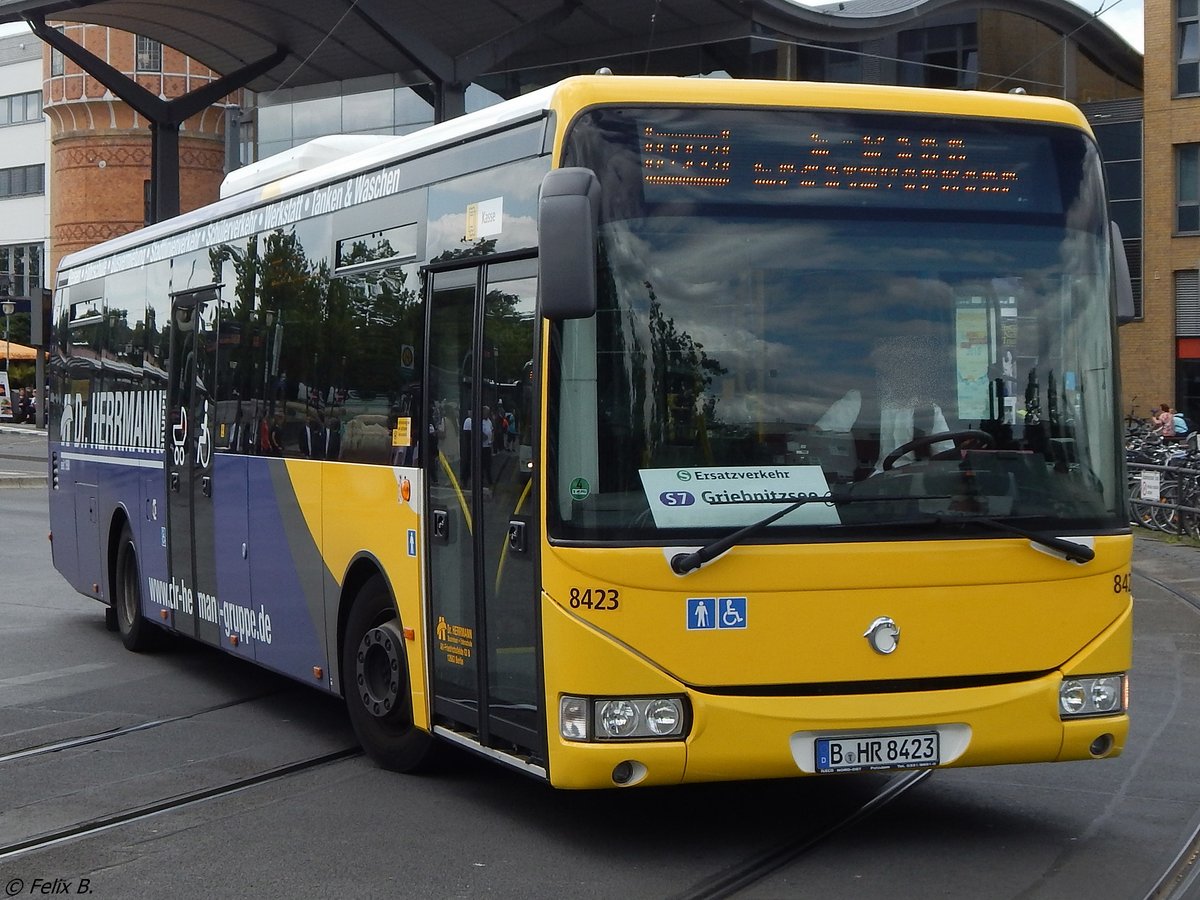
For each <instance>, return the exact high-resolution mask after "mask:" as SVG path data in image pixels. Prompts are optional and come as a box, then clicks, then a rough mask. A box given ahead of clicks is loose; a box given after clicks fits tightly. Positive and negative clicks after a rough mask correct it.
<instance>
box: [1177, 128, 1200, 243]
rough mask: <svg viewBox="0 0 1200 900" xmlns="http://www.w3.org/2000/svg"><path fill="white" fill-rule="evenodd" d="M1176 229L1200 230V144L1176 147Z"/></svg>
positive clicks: (1194, 231)
mask: <svg viewBox="0 0 1200 900" xmlns="http://www.w3.org/2000/svg"><path fill="white" fill-rule="evenodd" d="M1175 163H1176V165H1175V231H1176V232H1178V233H1180V234H1193V233H1196V232H1200V144H1181V145H1180V146H1178V147H1176V148H1175Z"/></svg>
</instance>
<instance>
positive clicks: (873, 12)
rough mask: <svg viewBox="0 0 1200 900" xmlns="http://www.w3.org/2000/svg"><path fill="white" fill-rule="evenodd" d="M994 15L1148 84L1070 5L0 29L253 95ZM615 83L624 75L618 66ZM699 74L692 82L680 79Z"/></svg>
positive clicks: (849, 5)
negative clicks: (174, 70)
mask: <svg viewBox="0 0 1200 900" xmlns="http://www.w3.org/2000/svg"><path fill="white" fill-rule="evenodd" d="M987 6H992V7H994V8H997V9H1005V10H1008V11H1010V12H1016V13H1021V14H1023V15H1027V16H1029V17H1031V18H1033V19H1036V20H1038V21H1041V22H1043V23H1044V24H1046V25H1048V26H1050V27H1051V28H1054V29H1055V30H1057V31H1059V32H1060V33H1061V34H1070V35H1071V36H1072V40H1074V41H1076V42H1078V43H1079V44H1080V46H1081V47H1082V48H1083V49H1084V51H1085V52H1087V53H1089V55H1091V56H1093V57H1094V58H1096V59H1100V60H1104V63H1105V65H1106V66H1107V67H1109V68H1110V69H1111V71H1112V72H1113V74H1115V75H1116V76H1117V77H1118V78H1121V79H1122V80H1124V81H1126V82H1127V83H1130V84H1137V85H1139V86H1140V84H1141V55H1140V54H1139V53H1137V51H1135V50H1133V49H1132V48H1131V47H1129V45H1128V44H1126V43H1125V42H1124V41H1123V40H1122V39H1121V38H1120V37H1119V36H1118V35H1117V34H1116V33H1115V32H1114V31H1112V30H1111V29H1110V28H1108V26H1107V25H1104V24H1103V23H1102V22H1101V21H1099V20H1098V19H1096V18H1094V17H1093V16H1092V15H1091V14H1089V13H1087V12H1086V11H1084V10H1083V9H1081V8H1080V7H1079V6H1077V5H1075V4H1074V3H1071V2H1070V0H990V2H988V0H985V2H980V0H846V2H844V3H830V4H828V5H827V6H823V7H819V8H809V7H803V6H799V5H798V4H796V3H793V2H791V0H193V2H190V3H164V2H162V0H0V23H4V22H16V21H21V20H24V19H30V20H34V21H37V20H49V21H66V22H83V23H89V24H95V25H107V26H110V27H113V28H118V29H120V30H123V31H128V32H132V33H135V34H139V35H142V36H144V37H148V38H152V39H154V40H157V41H159V42H161V43H162V44H164V45H167V46H170V47H174V48H175V49H177V50H180V51H182V52H183V53H185V54H187V55H188V56H190V57H192V58H193V59H195V60H197V61H199V62H201V63H203V64H204V65H206V66H208V67H209V68H211V69H213V70H215V71H216V72H219V73H222V74H226V75H228V74H229V73H231V72H236V71H239V70H243V71H244V70H247V67H252V66H254V65H255V64H256V63H258V62H261V61H263V60H270V61H271V64H270V66H269V68H267V70H266V71H262V72H257V73H256V74H254V76H253V77H252V78H250V79H249V80H248V81H247V82H246V83H245V86H246V87H248V88H250V89H251V90H254V91H258V92H267V91H273V90H276V89H279V88H284V87H303V86H305V85H313V84H320V83H325V82H331V81H340V80H345V79H353V78H362V77H369V76H377V75H384V74H386V75H392V76H395V77H397V78H398V79H399V80H400V82H401V83H403V84H409V85H419V84H432V85H435V86H449V85H454V86H459V87H460V88H461V86H465V85H466V84H469V83H470V82H472V81H473V80H475V79H476V78H478V77H479V76H481V75H485V74H494V73H499V72H506V71H516V70H532V69H538V68H547V67H558V66H563V65H571V64H579V63H583V62H587V63H593V62H594V65H595V66H597V67H598V66H602V65H605V64H606V61H609V60H617V59H622V58H624V59H626V60H628V59H629V58H630V57H634V58H637V57H638V55H639V54H640V55H644V57H645V59H646V60H647V66H646V68H647V70H650V71H653V67H652V66H651V65H649V62H650V60H651V58H652V57H653V54H654V53H655V52H656V51H659V52H662V51H668V50H671V49H678V48H683V47H697V46H705V45H712V44H717V43H721V42H727V41H732V40H736V39H738V38H749V37H754V36H760V35H769V36H773V37H784V38H792V39H795V40H804V41H825V42H850V41H861V40H869V39H871V38H874V37H878V36H881V35H883V34H886V33H895V32H896V31H898V30H904V29H905V28H911V27H914V26H915V25H916V24H917V21H918V20H919V19H923V18H925V17H927V16H930V15H936V14H938V13H947V12H954V11H959V10H963V9H975V8H980V7H987ZM614 70H615V71H617V73H618V74H642V72H641V71H640V69H639V71H638V72H637V73H629V72H623V71H622V70H621V69H619V68H617V67H616V66H614ZM679 74H692V73H679Z"/></svg>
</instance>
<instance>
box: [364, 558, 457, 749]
mask: <svg viewBox="0 0 1200 900" xmlns="http://www.w3.org/2000/svg"><path fill="white" fill-rule="evenodd" d="M342 685H343V694H344V695H345V697H346V709H347V711H348V712H349V714H350V724H351V725H352V726H353V727H354V733H355V735H356V736H357V737H358V742H359V743H360V744H362V748H363V750H365V751H366V753H367V755H368V756H369V757H371V758H372V759H373V760H375V762H377V763H379V765H381V766H383V767H384V768H385V769H392V770H393V771H396V772H416V771H420V770H421V769H424V768H427V767H428V766H429V764H430V763H432V762H433V756H434V750H435V745H434V744H435V742H434V737H433V735H432V734H430V733H429V732H427V731H423V730H422V729H420V728H418V727H417V726H416V725H414V724H413V716H412V687H411V685H410V683H409V680H408V655H407V653H406V652H405V649H404V635H403V634H402V633H401V630H400V619H399V617H398V616H397V615H396V607H395V604H394V603H393V602H392V595H391V592H390V591H389V590H388V587H387V584H386V583H385V582H384V580H383V576H381V575H378V574H376V575H373V576H371V578H370V579H369V580H368V581H367V582H366V584H364V585H363V586H362V588H361V589H360V590H359V592H358V596H357V597H355V598H354V606H353V607H351V609H350V618H349V619H348V620H347V622H346V634H345V637H344V639H343V641H342Z"/></svg>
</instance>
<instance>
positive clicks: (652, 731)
mask: <svg viewBox="0 0 1200 900" xmlns="http://www.w3.org/2000/svg"><path fill="white" fill-rule="evenodd" d="M686 712H687V701H686V700H684V698H683V697H592V698H587V697H570V696H564V697H562V698H561V699H560V700H559V705H558V733H559V734H560V735H562V737H563V738H564V739H565V740H568V741H646V740H658V741H662V740H680V739H682V738H683V737H684V731H685V728H686V721H687V716H686Z"/></svg>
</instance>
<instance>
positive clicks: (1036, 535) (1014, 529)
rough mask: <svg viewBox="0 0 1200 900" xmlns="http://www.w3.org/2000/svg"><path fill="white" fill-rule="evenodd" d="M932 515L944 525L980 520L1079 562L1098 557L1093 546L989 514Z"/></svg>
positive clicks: (931, 514) (982, 522)
mask: <svg viewBox="0 0 1200 900" xmlns="http://www.w3.org/2000/svg"><path fill="white" fill-rule="evenodd" d="M930 516H931V517H932V518H933V519H935V520H936V521H938V522H940V523H942V524H944V525H945V524H951V523H953V524H966V523H967V522H972V523H974V522H978V523H979V524H980V525H986V526H988V527H989V528H994V529H995V530H996V531H1004V532H1007V533H1008V534H1015V535H1016V536H1017V537H1023V538H1027V539H1028V540H1031V541H1033V542H1034V543H1035V544H1040V545H1041V546H1043V547H1048V548H1049V549H1051V550H1054V551H1056V552H1058V553H1061V554H1062V555H1063V556H1065V557H1066V558H1067V559H1069V560H1072V561H1074V562H1077V563H1085V562H1091V561H1092V560H1093V559H1095V558H1096V551H1095V550H1093V549H1092V548H1091V547H1085V546H1084V545H1083V544H1077V543H1075V542H1074V541H1071V540H1068V539H1067V538H1060V537H1055V536H1054V535H1052V534H1043V533H1041V532H1039V531H1030V530H1029V529H1028V528H1022V527H1021V526H1020V525H1013V524H1011V523H1010V522H1002V521H1000V520H999V519H991V518H988V517H987V516H947V515H941V514H939V513H930Z"/></svg>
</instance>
